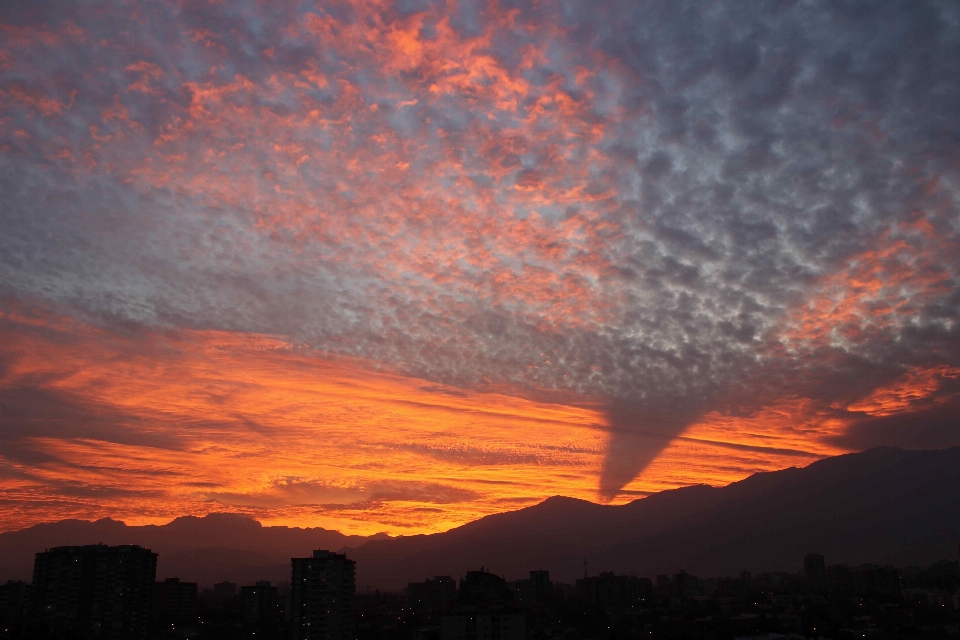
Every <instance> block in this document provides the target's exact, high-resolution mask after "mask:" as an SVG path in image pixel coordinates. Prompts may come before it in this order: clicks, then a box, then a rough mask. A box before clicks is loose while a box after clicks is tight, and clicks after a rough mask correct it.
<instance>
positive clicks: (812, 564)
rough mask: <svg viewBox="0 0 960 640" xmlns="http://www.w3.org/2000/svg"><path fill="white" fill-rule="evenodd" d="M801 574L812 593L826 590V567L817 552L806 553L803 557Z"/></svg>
mask: <svg viewBox="0 0 960 640" xmlns="http://www.w3.org/2000/svg"><path fill="white" fill-rule="evenodd" d="M803 574H804V577H805V578H806V581H807V588H808V589H810V590H811V591H813V592H814V593H824V592H825V591H826V590H827V567H826V564H825V563H824V561H823V556H822V555H820V554H819V553H808V554H807V555H806V556H804V557H803Z"/></svg>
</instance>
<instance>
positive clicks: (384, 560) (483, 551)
mask: <svg viewBox="0 0 960 640" xmlns="http://www.w3.org/2000/svg"><path fill="white" fill-rule="evenodd" d="M956 486H960V447H954V448H951V449H939V450H927V451H907V450H903V449H896V448H892V447H878V448H875V449H869V450H867V451H864V452H861V453H852V454H844V455H840V456H834V457H831V458H824V459H822V460H818V461H816V462H814V463H812V464H810V465H808V466H806V467H802V468H797V467H788V468H786V469H782V470H779V471H771V472H761V473H756V474H753V475H751V476H749V477H747V478H744V479H742V480H739V481H737V482H734V483H731V484H729V485H727V486H725V487H711V486H709V485H703V484H698V485H690V486H686V487H680V488H677V489H670V490H666V491H662V492H658V493H655V494H652V495H650V496H648V497H646V498H641V499H637V500H633V501H631V502H628V503H626V504H623V505H603V504H597V503H594V502H590V501H587V500H582V499H578V498H571V497H567V496H551V497H549V498H546V499H545V500H543V501H541V502H540V503H537V504H536V505H532V506H530V507H526V508H522V509H517V510H514V511H507V512H503V513H498V514H491V515H488V516H485V517H483V518H480V519H478V520H474V521H472V522H468V523H465V524H463V525H461V526H459V527H455V528H453V529H450V530H448V531H445V532H442V533H435V534H420V535H412V536H398V537H384V536H383V535H382V534H378V535H377V536H370V537H363V536H346V535H344V534H341V533H339V532H336V531H331V530H327V529H322V528H307V529H302V528H298V527H283V526H280V527H271V526H263V525H262V524H261V523H259V522H258V521H256V520H253V519H251V518H247V517H246V516H243V515H241V514H232V513H228V512H221V513H214V514H208V515H207V516H204V517H198V516H181V517H179V518H176V519H174V520H173V521H171V522H170V523H168V524H166V525H145V526H141V527H136V526H133V527H128V526H127V525H126V524H125V523H123V522H121V521H118V520H113V519H110V518H101V519H100V520H96V521H92V522H90V521H84V520H63V521H60V522H56V523H44V524H40V525H35V526H34V527H31V528H28V529H24V530H21V531H17V532H7V533H3V534H0V580H2V579H7V578H25V579H29V577H30V571H29V569H30V568H31V567H32V561H33V554H34V553H35V552H36V551H39V550H42V548H43V547H45V546H57V545H60V544H86V543H94V542H106V543H109V544H122V543H136V544H142V545H144V546H147V547H149V548H151V549H153V550H154V551H157V552H158V553H160V560H159V563H158V574H157V575H158V578H159V579H162V578H164V577H167V576H171V577H172V576H178V577H180V578H181V579H184V580H194V581H198V582H200V583H201V584H212V583H213V582H218V581H220V580H224V579H230V580H232V581H235V582H241V581H249V582H253V581H255V580H258V579H270V580H273V581H277V582H281V581H286V580H289V558H290V557H295V556H301V555H309V554H310V552H311V551H312V550H313V549H317V548H327V549H334V550H341V551H345V552H346V553H348V555H349V556H350V557H351V558H352V559H354V560H356V561H357V579H358V582H357V583H358V585H361V586H363V585H371V586H376V587H379V588H386V589H397V588H400V587H402V586H404V585H405V584H406V583H407V582H409V581H413V580H422V579H424V578H425V577H428V576H430V575H454V576H456V575H457V574H458V573H462V572H464V571H466V570H469V569H475V568H477V567H479V566H481V565H482V566H486V567H489V568H490V569H491V570H492V571H494V572H495V573H501V574H506V575H508V577H521V576H523V575H525V573H526V572H527V571H529V570H532V569H549V570H550V571H551V574H552V575H554V576H555V577H556V578H558V579H561V580H568V581H569V580H572V579H575V578H576V577H578V576H580V575H582V571H583V568H584V566H583V562H584V561H586V562H587V569H588V570H589V571H590V572H591V573H593V572H597V571H604V570H612V571H616V572H618V573H639V574H642V575H654V574H657V573H674V572H676V571H678V570H679V569H681V568H682V569H686V570H687V571H690V572H692V573H700V574H701V575H724V574H730V573H736V572H738V571H739V570H741V569H748V570H752V571H762V570H790V569H798V568H799V562H800V559H801V558H802V556H803V554H804V553H808V552H811V551H820V552H825V553H826V554H827V556H828V558H827V559H828V562H831V563H833V562H851V563H859V562H867V561H884V562H892V563H900V564H903V563H924V562H929V561H933V560H936V559H939V558H940V557H952V556H953V555H954V554H955V549H956V546H955V545H956V542H957V541H958V540H960V500H958V499H957V498H956V496H955V493H956V492H955V491H951V488H952V487H956ZM68 538H69V539H68ZM94 538H103V539H94ZM951 550H953V551H952V552H951Z"/></svg>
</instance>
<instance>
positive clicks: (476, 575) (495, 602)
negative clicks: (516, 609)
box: [458, 567, 514, 608]
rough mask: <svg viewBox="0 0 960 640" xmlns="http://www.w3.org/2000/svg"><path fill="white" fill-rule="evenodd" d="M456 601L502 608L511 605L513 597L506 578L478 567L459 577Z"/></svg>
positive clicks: (475, 605) (463, 603) (470, 604)
mask: <svg viewBox="0 0 960 640" xmlns="http://www.w3.org/2000/svg"><path fill="white" fill-rule="evenodd" d="M458 601H459V603H460V604H461V605H469V606H472V607H481V608H503V607H506V606H510V605H513V604H514V597H513V592H512V591H510V588H509V587H507V581H506V580H504V579H503V578H501V577H500V576H498V575H496V574H493V573H490V572H488V571H486V570H485V569H484V568H483V567H480V571H467V575H466V576H465V577H463V578H461V579H460V593H459V597H458Z"/></svg>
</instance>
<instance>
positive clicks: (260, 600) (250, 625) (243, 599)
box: [240, 580, 277, 631]
mask: <svg viewBox="0 0 960 640" xmlns="http://www.w3.org/2000/svg"><path fill="white" fill-rule="evenodd" d="M240 618H241V620H242V621H243V628H244V630H245V631H255V630H257V629H273V627H274V626H275V625H276V621H277V588H276V587H274V586H271V584H270V583H269V582H267V581H265V580H261V581H260V582H257V583H256V584H255V585H253V586H248V587H240Z"/></svg>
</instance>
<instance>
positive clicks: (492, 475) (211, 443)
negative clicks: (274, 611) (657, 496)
mask: <svg viewBox="0 0 960 640" xmlns="http://www.w3.org/2000/svg"><path fill="white" fill-rule="evenodd" d="M2 321H3V328H4V337H5V338H4V340H2V341H0V355H2V357H3V358H4V360H5V361H6V362H7V363H8V366H7V368H6V370H5V372H4V375H3V378H2V380H0V386H2V387H3V388H5V389H17V388H21V387H25V386H26V385H29V384H32V385H37V386H39V387H41V388H42V389H44V390H46V391H48V392H50V393H52V394H55V395H56V397H57V398H59V399H61V400H66V401H67V403H68V405H69V403H71V402H72V403H75V404H80V403H82V404H83V405H84V406H85V407H87V408H89V407H93V411H92V413H93V414H95V415H97V416H99V418H100V419H102V420H103V423H102V425H101V423H100V422H99V421H95V425H99V426H93V427H90V426H84V427H82V428H80V429H75V430H70V429H69V428H68V427H67V426H65V425H63V424H60V423H63V422H67V421H69V420H70V419H71V418H72V417H74V416H72V415H71V414H70V412H69V409H68V410H67V412H66V413H64V414H62V415H58V416H55V417H53V418H49V417H46V418H44V417H41V418H39V419H38V420H41V421H47V424H34V425H33V433H32V434H30V435H28V436H27V437H25V438H23V440H22V441H21V442H19V443H18V447H19V449H22V451H19V453H20V454H21V455H19V456H18V455H14V456H8V455H0V464H2V465H3V467H4V468H5V470H6V471H7V473H5V474H4V476H5V477H4V479H3V480H2V485H0V489H2V491H3V493H4V495H5V497H6V500H7V501H8V504H12V505H13V507H12V508H9V507H8V513H7V516H8V517H6V518H5V519H4V523H5V525H4V526H5V528H6V529H17V528H20V527H22V526H26V525H29V524H32V523H34V522H38V521H45V520H50V519H56V518H63V517H83V518H97V517H103V516H110V517H113V518H118V519H122V520H124V521H126V522H127V523H129V524H133V523H160V522H166V521H168V520H170V519H172V518H173V517H175V516H178V515H182V514H186V513H193V514H204V513H207V512H210V511H222V510H229V511H240V512H244V513H249V514H251V515H254V516H256V517H257V518H259V519H260V520H261V521H262V522H264V523H268V524H287V525H300V526H306V525H310V526H323V527H327V528H335V529H338V530H341V531H344V532H350V533H360V534H370V533H375V532H379V531H386V532H389V533H391V534H404V533H422V532H432V531H442V530H445V529H448V528H450V527H452V526H456V525H459V524H462V523H465V522H468V521H470V520H473V519H476V518H478V517H481V516H483V515H486V514H489V513H495V512H499V511H504V510H509V509H514V508H518V507H521V506H524V505H529V504H532V503H535V502H538V501H540V500H542V499H543V498H545V497H547V496H550V495H557V494H560V495H568V496H574V497H579V498H583V499H587V500H597V499H598V497H597V487H598V475H599V471H600V468H601V465H602V461H603V457H604V455H605V453H606V452H607V442H608V437H607V434H608V429H607V425H606V419H605V415H604V413H603V411H602V410H601V407H599V406H598V405H596V403H591V402H590V401H589V400H588V399H585V398H576V397H570V398H569V401H568V402H567V403H557V402H551V403H543V402H535V401H532V400H528V399H523V398H518V397H510V396H508V395H502V394H495V393H478V392H472V391H469V390H464V389H457V388H454V387H449V386H444V385H439V384H435V383H430V382H426V381H423V380H418V379H414V378H408V377H401V376H397V375H391V374H389V373H384V372H378V371H375V370H373V369H372V368H371V366H370V363H364V362H360V361H356V360H350V359H344V358H332V357H322V356H319V355H317V354H315V353H313V352H311V351H309V350H305V349H302V348H297V347H296V346H293V345H290V344H289V343H287V342H285V341H283V340H280V339H277V338H272V337H270V336H261V335H250V334H237V333H227V332H212V331H180V332H168V333H155V332H143V331H136V332H132V333H130V334H120V333H108V332H106V331H104V330H101V329H97V328H94V327H92V326H90V325H86V324H83V323H80V322H76V321H72V320H69V319H67V318H62V317H58V316H54V315H50V314H46V313H39V312H36V311H35V310H33V311H31V310H26V311H24V310H22V309H21V310H18V311H13V312H8V313H5V314H4V315H3V316H2ZM958 373H960V372H958V371H956V370H949V371H944V370H942V369H941V370H937V371H931V372H926V373H923V374H921V373H917V372H914V373H911V374H909V375H908V376H906V378H905V379H904V381H902V382H901V383H900V386H899V387H894V388H891V389H879V390H878V391H877V392H876V393H875V394H874V395H872V396H871V397H869V398H865V399H864V400H862V402H861V404H864V405H869V406H870V407H873V406H874V405H875V404H877V403H880V404H883V403H884V402H887V404H889V401H887V400H885V399H886V398H888V397H890V396H896V397H897V398H907V400H904V401H903V402H909V401H910V398H911V397H914V396H917V395H919V396H923V395H925V394H927V393H929V391H930V389H931V387H935V386H936V384H937V383H936V381H935V380H934V378H938V377H939V376H943V375H949V376H952V377H956V376H957V375H958ZM918 381H919V382H918ZM904 385H906V386H908V387H909V388H910V389H913V391H906V390H901V391H897V389H900V388H901V387H904ZM925 390H926V391H925ZM911 394H912V395H911ZM898 402H900V401H899V400H898ZM857 410H861V409H860V408H859V407H858V408H857ZM87 415H89V412H87V413H83V412H81V411H79V410H78V411H77V417H80V416H87ZM81 419H85V420H89V418H88V417H87V418H81ZM844 426H845V422H844V421H843V420H838V419H836V418H831V417H829V416H824V415H819V414H818V413H817V410H816V408H815V407H814V406H813V403H811V402H810V401H805V400H803V399H797V398H795V399H787V400H784V401H783V402H781V403H779V404H777V405H775V406H772V407H767V408H764V409H762V410H761V411H759V412H757V413H755V414H754V415H750V416H747V417H737V418H734V417H729V416H723V415H720V414H717V413H712V414H708V415H707V416H705V417H704V418H703V419H702V420H701V421H699V422H697V423H696V424H694V425H692V426H691V427H690V428H689V429H688V430H687V431H686V432H685V433H684V434H683V436H682V437H681V438H678V439H675V440H673V441H672V442H670V443H669V444H668V445H667V446H666V448H665V449H664V450H663V451H662V452H661V453H660V454H659V456H657V457H656V459H655V460H654V462H653V463H652V464H651V465H650V466H649V467H648V468H647V469H646V470H644V471H643V472H642V473H641V474H640V475H639V476H638V477H637V478H636V479H635V480H634V481H633V482H631V483H629V484H628V486H627V487H625V489H624V490H623V492H622V493H621V494H620V495H618V496H617V497H616V498H615V500H614V502H615V503H623V502H626V501H629V500H631V499H634V498H636V497H638V496H642V495H645V494H646V493H647V492H651V491H659V490H662V489H668V488H673V487H677V486H683V485H687V484H693V483H701V482H703V483H708V484H714V485H717V484H726V483H729V482H731V481H734V480H738V479H740V478H743V477H745V476H746V475H748V474H750V473H753V472H756V471H764V470H774V469H779V468H783V467H786V466H792V465H804V464H807V463H809V462H811V461H813V460H815V459H817V458H819V457H822V456H824V455H833V454H837V453H842V452H843V450H842V449H838V448H837V447H835V446H830V445H829V444H826V443H825V441H824V437H825V436H829V435H832V434H836V433H838V432H840V431H841V430H842V429H843V427H844ZM101 427H102V430H101ZM85 430H86V431H88V433H84V431H85ZM638 437H639V436H638ZM24 452H28V453H29V454H31V455H32V456H33V457H32V458H31V456H27V457H26V458H24V457H23V456H22V454H23V453H24ZM37 455H42V459H41V460H40V461H37V459H36V456H37ZM18 458H19V459H18ZM27 460H29V462H28V461H27Z"/></svg>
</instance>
